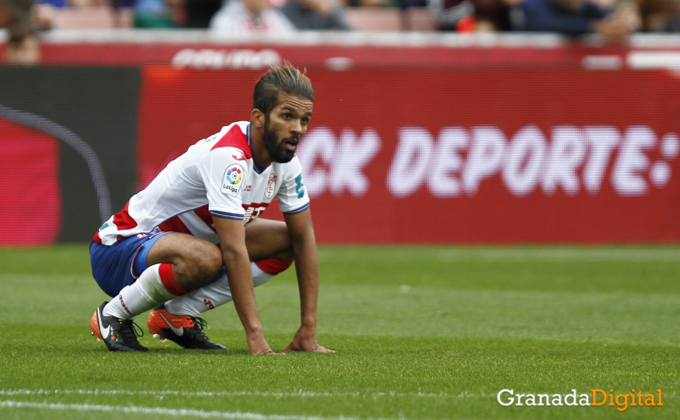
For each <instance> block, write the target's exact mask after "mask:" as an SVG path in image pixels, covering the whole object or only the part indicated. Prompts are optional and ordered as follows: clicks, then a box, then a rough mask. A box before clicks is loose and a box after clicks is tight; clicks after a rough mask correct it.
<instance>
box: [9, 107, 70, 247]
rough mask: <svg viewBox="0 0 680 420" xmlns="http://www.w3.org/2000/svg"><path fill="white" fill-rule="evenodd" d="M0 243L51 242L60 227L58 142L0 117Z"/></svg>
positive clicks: (42, 243)
mask: <svg viewBox="0 0 680 420" xmlns="http://www.w3.org/2000/svg"><path fill="white" fill-rule="evenodd" d="M0 150H2V156H3V163H2V165H0V179H2V185H3V187H2V194H0V215H1V217H0V232H1V233H0V246H6V245H46V244H51V243H54V242H55V241H56V239H57V236H58V235H59V231H60V229H61V226H60V220H61V192H60V188H59V153H58V152H59V145H58V143H57V141H56V140H54V139H52V138H51V137H49V136H47V135H45V134H44V133H41V132H39V131H36V130H32V129H29V128H26V127H23V126H20V125H18V124H15V123H13V122H11V121H7V120H5V119H2V118H0Z"/></svg>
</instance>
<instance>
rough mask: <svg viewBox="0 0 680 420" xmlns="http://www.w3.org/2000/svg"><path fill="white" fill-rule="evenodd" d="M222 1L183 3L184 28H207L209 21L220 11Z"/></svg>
mask: <svg viewBox="0 0 680 420" xmlns="http://www.w3.org/2000/svg"><path fill="white" fill-rule="evenodd" d="M221 6H222V0H186V1H185V3H184V13H185V19H186V20H185V22H184V26H185V27H186V28H207V27H208V26H210V20H211V19H212V17H213V16H214V15H215V13H217V11H218V10H220V7H221Z"/></svg>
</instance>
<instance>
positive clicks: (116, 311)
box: [104, 232, 223, 319]
mask: <svg viewBox="0 0 680 420" xmlns="http://www.w3.org/2000/svg"><path fill="white" fill-rule="evenodd" d="M222 265H223V264H222V253H221V252H220V250H219V248H217V246H215V245H214V244H212V243H210V242H208V241H204V240H202V239H198V238H196V237H194V236H191V235H187V234H184V233H175V232H173V233H168V234H166V235H163V236H161V237H160V238H158V239H157V240H156V241H154V242H151V241H149V242H147V243H145V245H144V247H143V248H142V249H141V250H140V252H139V255H138V256H137V258H136V259H135V263H134V267H133V271H136V272H138V273H139V272H141V274H140V275H139V278H137V280H136V281H135V282H134V283H133V284H131V285H129V286H126V287H125V288H123V289H122V290H121V291H120V293H118V295H117V296H116V297H114V299H113V300H112V301H111V302H110V303H109V304H108V305H106V308H104V315H112V316H116V317H118V318H121V319H130V318H133V317H134V316H135V315H137V314H140V313H142V312H146V311H148V310H150V309H153V308H154V307H156V306H158V305H159V304H161V303H164V302H166V301H168V300H170V299H174V298H176V297H178V296H182V295H185V294H187V293H189V292H190V291H192V290H194V289H197V288H199V287H201V286H202V285H204V284H206V283H208V282H209V281H210V280H211V279H212V278H213V277H215V275H216V274H217V273H218V272H219V271H220V270H221V268H222Z"/></svg>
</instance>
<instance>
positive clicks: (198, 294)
mask: <svg viewBox="0 0 680 420" xmlns="http://www.w3.org/2000/svg"><path fill="white" fill-rule="evenodd" d="M250 269H251V271H252V273H253V287H257V286H260V285H261V284H264V283H266V282H267V280H269V279H271V278H272V277H274V276H273V275H271V274H269V273H265V272H264V271H262V270H260V267H258V266H257V265H256V264H255V263H254V262H251V263H250ZM231 300H232V297H231V289H230V288H229V279H227V276H226V275H223V276H222V277H220V278H219V280H217V281H214V282H212V283H208V284H206V285H205V286H203V287H200V288H198V289H196V290H194V291H193V292H191V293H187V294H186V295H184V296H180V297H178V298H176V299H173V300H171V301H170V302H166V303H165V309H167V311H168V312H170V313H171V314H173V315H189V316H199V315H200V314H202V313H203V312H205V311H207V310H209V309H215V308H217V307H218V306H220V305H224V304H225V303H227V302H230V301H231Z"/></svg>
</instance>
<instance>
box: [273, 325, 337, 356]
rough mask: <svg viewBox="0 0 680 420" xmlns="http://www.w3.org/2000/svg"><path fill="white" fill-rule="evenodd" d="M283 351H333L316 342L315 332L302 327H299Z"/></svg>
mask: <svg viewBox="0 0 680 420" xmlns="http://www.w3.org/2000/svg"><path fill="white" fill-rule="evenodd" d="M284 351H308V352H312V353H335V351H334V350H330V349H327V348H325V347H323V346H320V345H319V344H318V343H317V342H316V334H315V333H314V332H310V331H308V330H306V329H304V328H302V327H301V328H300V329H299V330H298V331H297V332H296V333H295V337H294V338H293V341H291V342H290V344H289V345H288V347H286V349H285V350H284Z"/></svg>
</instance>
